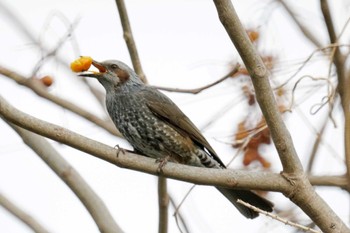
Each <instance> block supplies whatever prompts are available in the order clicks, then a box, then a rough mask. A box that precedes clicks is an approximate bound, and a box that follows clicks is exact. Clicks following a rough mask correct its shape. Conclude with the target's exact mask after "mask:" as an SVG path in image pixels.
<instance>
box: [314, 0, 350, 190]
mask: <svg viewBox="0 0 350 233" xmlns="http://www.w3.org/2000/svg"><path fill="white" fill-rule="evenodd" d="M320 6H321V11H322V14H323V17H324V20H325V24H326V27H327V31H328V35H329V39H330V42H331V43H332V44H337V43H338V37H337V34H336V32H335V29H334V24H333V19H332V16H331V13H330V10H329V6H328V1H327V0H320ZM333 57H334V60H333V61H332V62H334V65H335V67H336V69H337V76H338V86H337V89H338V93H339V96H340V101H341V105H342V108H343V113H344V125H345V126H344V147H345V150H344V152H345V164H346V168H347V174H348V179H349V184H348V186H349V188H348V189H350V106H349V105H350V92H349V91H348V87H349V85H350V81H349V80H350V75H349V74H347V73H348V71H346V70H345V60H346V58H345V57H344V55H343V54H342V53H341V51H340V49H339V47H338V46H336V47H334V48H333Z"/></svg>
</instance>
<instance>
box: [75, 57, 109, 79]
mask: <svg viewBox="0 0 350 233" xmlns="http://www.w3.org/2000/svg"><path fill="white" fill-rule="evenodd" d="M92 65H93V66H95V67H96V68H97V69H98V71H99V72H94V71H93V72H91V71H90V72H83V73H80V74H78V75H79V76H83V77H91V78H99V77H100V76H101V75H102V74H103V73H105V72H106V71H107V68H106V67H105V66H104V65H103V64H102V63H101V62H98V61H95V60H92Z"/></svg>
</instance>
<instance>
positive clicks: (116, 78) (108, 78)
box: [79, 60, 143, 91]
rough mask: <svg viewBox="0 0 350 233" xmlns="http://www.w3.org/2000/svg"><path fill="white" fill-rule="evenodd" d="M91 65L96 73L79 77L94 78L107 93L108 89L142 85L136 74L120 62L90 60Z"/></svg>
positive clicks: (82, 74) (84, 73)
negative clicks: (95, 69) (96, 70)
mask: <svg viewBox="0 0 350 233" xmlns="http://www.w3.org/2000/svg"><path fill="white" fill-rule="evenodd" d="M92 65H93V66H94V67H96V68H97V69H98V72H83V73H80V74H79V76H83V77H92V78H96V79H97V80H98V81H99V82H100V83H101V84H102V85H103V86H104V88H105V89H106V90H107V91H108V90H109V89H110V88H117V87H122V86H137V85H143V83H142V81H141V79H140V78H139V77H138V76H137V74H136V73H135V72H134V71H133V70H132V69H131V68H130V67H129V66H127V65H126V64H124V63H123V62H121V61H117V60H108V61H104V62H97V61H95V60H92Z"/></svg>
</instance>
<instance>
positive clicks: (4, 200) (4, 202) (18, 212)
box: [0, 193, 49, 233]
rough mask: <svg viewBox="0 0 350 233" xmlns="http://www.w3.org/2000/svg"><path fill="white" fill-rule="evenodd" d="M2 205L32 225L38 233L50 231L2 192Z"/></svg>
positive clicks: (0, 203) (28, 224)
mask: <svg viewBox="0 0 350 233" xmlns="http://www.w3.org/2000/svg"><path fill="white" fill-rule="evenodd" d="M0 206H2V207H4V208H5V209H6V210H7V211H9V212H10V213H11V214H13V215H14V216H16V217H17V218H18V219H20V220H21V221H22V222H23V223H24V224H26V225H27V226H28V227H30V228H31V229H32V230H33V231H34V232H36V233H48V232H49V231H48V230H46V229H45V228H44V227H43V226H42V225H41V224H40V223H39V222H37V221H36V220H35V219H34V218H33V217H32V216H30V215H29V214H27V213H26V212H24V211H23V210H21V209H20V208H19V207H18V206H16V205H15V204H13V203H12V202H11V201H10V200H9V199H7V198H6V197H5V196H4V195H2V194H1V193H0Z"/></svg>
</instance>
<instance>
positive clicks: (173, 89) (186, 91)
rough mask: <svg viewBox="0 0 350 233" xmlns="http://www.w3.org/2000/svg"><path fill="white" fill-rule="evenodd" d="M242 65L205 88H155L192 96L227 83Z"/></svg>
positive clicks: (236, 66)
mask: <svg viewBox="0 0 350 233" xmlns="http://www.w3.org/2000/svg"><path fill="white" fill-rule="evenodd" d="M239 67H240V65H239V64H238V63H237V64H236V65H235V67H234V68H233V70H232V71H230V72H229V73H228V74H226V75H225V76H224V77H222V78H220V79H219V80H216V81H215V82H213V83H210V84H208V85H205V86H203V87H199V88H194V89H180V88H169V87H159V86H153V85H152V86H153V87H155V88H157V89H158V90H162V91H169V92H179V93H191V94H198V93H199V92H202V91H204V90H206V89H208V88H210V87H213V86H215V85H217V84H219V83H221V82H223V81H225V80H226V79H228V78H230V77H232V76H233V75H234V74H236V73H237V72H238V69H239Z"/></svg>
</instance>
